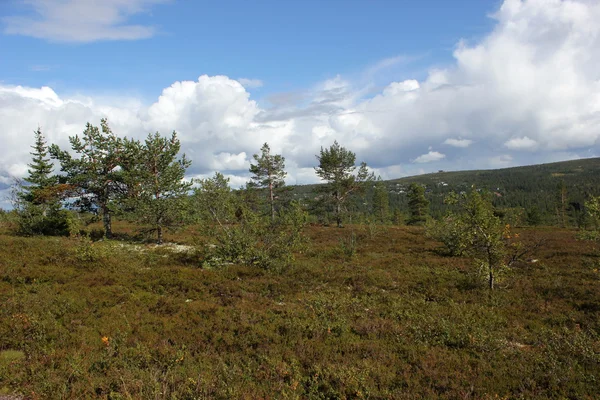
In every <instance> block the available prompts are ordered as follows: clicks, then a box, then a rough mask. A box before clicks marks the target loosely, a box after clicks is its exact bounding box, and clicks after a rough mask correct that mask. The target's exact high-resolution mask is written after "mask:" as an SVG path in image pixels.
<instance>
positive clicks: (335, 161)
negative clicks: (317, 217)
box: [315, 141, 375, 227]
mask: <svg viewBox="0 0 600 400" xmlns="http://www.w3.org/2000/svg"><path fill="white" fill-rule="evenodd" d="M316 157H317V160H319V166H318V167H316V168H315V172H316V173H317V175H318V176H319V177H320V178H321V179H322V180H324V181H327V184H326V185H325V186H323V188H322V189H321V190H322V191H323V192H324V193H325V194H326V195H327V198H326V199H327V200H328V202H329V203H330V204H331V205H332V206H333V209H334V214H335V219H336V222H337V226H338V227H341V226H342V217H343V213H344V211H345V204H346V202H347V200H348V198H349V197H350V196H351V195H352V194H354V193H357V192H362V191H364V189H365V183H367V182H372V181H373V180H374V179H375V177H374V176H373V173H369V170H368V168H367V164H366V163H364V162H363V163H362V164H361V165H360V167H359V168H358V172H357V173H356V175H355V174H354V171H355V170H356V166H355V165H354V164H355V162H356V154H354V153H353V152H351V151H349V150H346V149H345V148H344V147H342V146H340V145H339V144H338V142H337V141H334V142H333V145H331V146H330V147H329V149H323V148H322V147H321V151H320V153H319V155H318V156H316Z"/></svg>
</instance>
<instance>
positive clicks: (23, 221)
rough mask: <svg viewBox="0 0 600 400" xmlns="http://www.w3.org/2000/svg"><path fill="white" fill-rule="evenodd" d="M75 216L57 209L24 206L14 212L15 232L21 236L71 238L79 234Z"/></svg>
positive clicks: (52, 207) (32, 205)
mask: <svg viewBox="0 0 600 400" xmlns="http://www.w3.org/2000/svg"><path fill="white" fill-rule="evenodd" d="M79 228H80V221H79V217H78V216H77V214H75V213H74V212H72V211H68V210H64V209H61V208H59V206H58V205H55V206H51V207H45V206H40V205H35V204H26V205H24V206H23V207H22V208H21V209H19V210H16V212H15V231H16V233H17V234H18V235H21V236H36V235H47V236H71V235H75V234H77V233H79Z"/></svg>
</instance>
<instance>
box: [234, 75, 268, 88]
mask: <svg viewBox="0 0 600 400" xmlns="http://www.w3.org/2000/svg"><path fill="white" fill-rule="evenodd" d="M238 82H239V83H241V84H242V86H243V87H245V88H248V89H255V88H259V87H262V86H263V81H261V80H260V79H249V78H239V79H238Z"/></svg>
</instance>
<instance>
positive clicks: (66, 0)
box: [1, 0, 170, 42]
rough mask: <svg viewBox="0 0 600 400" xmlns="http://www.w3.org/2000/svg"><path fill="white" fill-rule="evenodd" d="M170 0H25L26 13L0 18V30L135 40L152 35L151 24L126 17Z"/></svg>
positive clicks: (63, 38) (77, 39) (52, 37)
mask: <svg viewBox="0 0 600 400" xmlns="http://www.w3.org/2000/svg"><path fill="white" fill-rule="evenodd" d="M168 1H170V0H102V1H96V0H27V1H24V2H23V3H24V4H26V5H28V6H29V7H30V8H31V11H32V13H31V14H28V15H12V16H6V17H2V18H1V21H2V22H3V24H4V33H6V34H11V35H23V36H31V37H35V38H39V39H47V40H51V41H59V42H94V41H98V40H136V39H146V38H149V37H152V36H154V34H155V33H156V28H155V27H153V26H146V25H139V24H128V23H127V20H128V19H129V17H131V16H133V15H136V14H140V13H143V12H147V11H148V10H149V9H150V7H151V6H152V5H155V4H159V3H165V2H168Z"/></svg>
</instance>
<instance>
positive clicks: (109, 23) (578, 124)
mask: <svg viewBox="0 0 600 400" xmlns="http://www.w3.org/2000/svg"><path fill="white" fill-rule="evenodd" d="M599 20H600V2H598V1H589V0H456V1H441V0H438V1H401V0H396V1H366V0H363V1H358V0H346V1H341V0H328V1H314V0H307V1H268V0H259V1H220V2H216V1H215V2H208V1H185V0H171V1H169V0H103V1H102V2H100V1H95V0H3V1H0V49H1V50H2V52H1V53H0V54H1V56H0V57H1V58H0V141H1V143H3V146H2V147H1V148H0V190H2V189H3V187H4V188H6V186H7V185H8V184H9V183H10V182H11V180H12V179H13V178H14V177H22V176H23V175H25V174H26V172H27V162H28V161H29V159H28V158H29V154H28V152H29V146H30V144H31V142H32V140H33V135H32V132H33V130H35V129H36V128H37V127H38V126H40V127H41V128H42V130H43V132H44V133H45V134H46V136H47V137H48V139H49V141H50V142H52V143H57V144H59V145H60V146H63V147H65V148H66V147H68V137H69V136H71V135H75V134H77V133H80V132H81V131H82V130H83V128H84V126H85V123H86V122H88V121H89V122H91V123H93V124H99V121H100V119H101V118H108V120H109V123H110V125H111V127H112V128H113V131H115V132H116V133H117V134H119V135H122V136H129V137H135V138H143V137H144V136H145V135H146V134H147V133H148V132H155V131H160V132H162V133H163V134H168V133H170V132H171V131H172V130H176V131H177V132H178V133H179V137H180V139H181V142H182V148H183V149H184V151H185V152H186V154H187V155H188V156H189V157H190V158H191V159H192V161H193V164H192V167H191V168H190V169H189V176H190V177H206V176H209V175H212V174H213V173H214V172H215V171H220V172H223V173H225V175H226V176H228V177H230V178H231V181H232V183H233V185H234V186H239V185H242V184H243V183H244V182H245V181H247V180H248V177H249V173H248V168H249V164H250V161H251V160H252V154H254V153H256V152H258V151H259V149H260V147H261V145H262V144H263V143H264V142H268V143H269V144H270V145H271V148H272V149H273V150H274V151H275V152H277V153H280V154H282V155H283V156H284V157H285V158H286V167H287V171H288V179H287V180H288V183H290V184H295V183H298V184H305V183H312V182H317V181H318V178H317V177H316V175H315V173H314V165H315V154H317V153H318V152H319V149H320V147H321V146H329V145H330V144H331V143H333V141H334V140H337V141H338V142H339V143H341V144H342V145H343V146H345V147H347V148H349V149H350V150H352V151H354V152H356V154H357V159H358V160H359V161H362V160H364V161H366V162H367V163H368V164H369V165H370V166H371V167H372V168H373V169H374V171H375V173H376V174H379V175H381V176H382V177H383V178H384V179H393V178H397V177H400V176H407V175H414V174H420V173H426V172H430V171H436V170H438V169H444V170H459V169H475V168H501V167H510V166H517V165H524V164H533V163H542V162H552V161H559V160H566V159H575V158H582V157H593V156H597V155H598V145H599V144H600V143H599V138H600V69H598V65H600V24H598V23H597V21H599Z"/></svg>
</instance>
